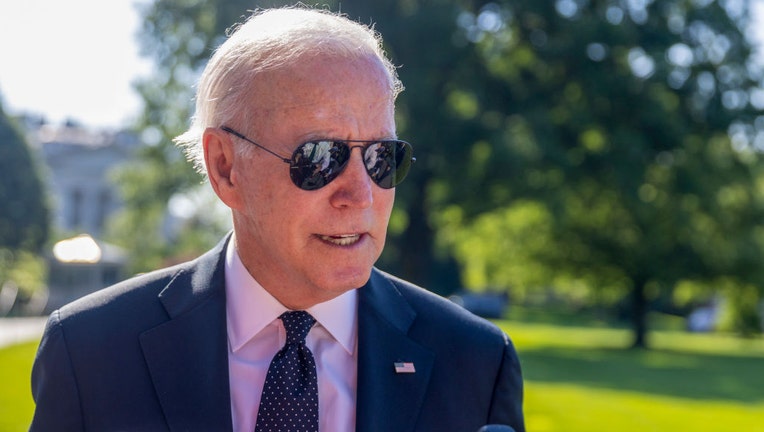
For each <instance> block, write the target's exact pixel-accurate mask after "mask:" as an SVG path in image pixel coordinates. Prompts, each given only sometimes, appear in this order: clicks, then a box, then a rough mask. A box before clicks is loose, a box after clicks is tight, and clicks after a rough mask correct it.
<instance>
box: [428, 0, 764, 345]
mask: <svg viewBox="0 0 764 432" xmlns="http://www.w3.org/2000/svg"><path fill="white" fill-rule="evenodd" d="M745 6H746V4H745V3H738V4H735V5H732V4H729V3H717V2H685V1H665V2H652V3H651V2H648V3H643V4H636V3H630V4H624V3H622V2H615V1H609V0H601V1H590V2H572V1H571V2H535V1H530V0H528V1H512V2H508V1H507V2H495V3H489V4H486V5H483V6H479V5H477V6H475V9H474V10H469V9H467V10H465V12H464V13H463V14H462V15H461V16H460V19H459V24H460V26H461V27H462V30H463V32H464V35H465V39H467V40H468V41H469V42H470V43H471V44H473V46H474V47H475V49H476V50H477V51H478V52H479V55H480V60H479V61H478V63H477V65H476V66H474V67H475V69H476V70H478V71H480V70H484V71H486V72H485V75H481V79H480V80H475V81H473V82H472V83H471V85H472V86H473V88H477V86H480V87H482V88H484V90H483V91H482V92H480V90H473V91H472V93H476V94H480V95H481V97H479V98H478V102H477V104H478V108H477V109H474V108H471V110H472V111H476V112H477V113H476V114H475V115H474V116H473V117H474V118H486V119H484V120H483V121H482V122H479V124H477V125H476V126H477V127H476V128H475V129H473V130H475V131H476V132H477V134H476V136H474V137H473V138H472V139H471V140H469V141H467V147H468V148H472V149H474V148H476V147H483V146H484V145H485V143H486V142H488V143H489V146H490V147H491V149H492V153H493V156H494V157H492V158H487V159H482V160H479V159H477V158H475V157H470V156H467V157H464V158H460V159H459V163H461V164H462V165H464V164H467V169H466V172H467V173H470V174H472V173H483V175H482V176H481V177H473V176H471V175H463V176H452V177H451V180H452V181H453V184H449V185H443V186H441V187H440V188H439V190H440V191H443V192H441V194H442V195H443V198H442V199H443V201H445V202H450V203H452V204H451V205H453V204H456V205H457V206H458V207H459V208H461V209H462V210H463V214H464V217H463V218H462V225H461V227H459V226H455V225H454V224H445V225H444V224H442V221H443V220H448V217H445V218H443V217H442V218H439V219H436V221H438V220H439V221H440V225H438V229H439V230H446V229H447V230H449V231H451V232H453V231H460V230H463V231H464V233H465V234H464V235H462V236H461V237H460V236H456V235H451V236H450V238H451V240H452V242H451V243H450V244H451V246H452V248H453V249H454V250H455V251H457V252H456V254H457V255H458V256H460V261H461V262H462V263H463V264H464V266H465V269H466V272H467V274H468V275H469V277H470V281H472V282H471V283H475V282H474V281H486V282H488V281H491V283H492V284H495V285H499V286H505V287H508V288H509V287H512V289H515V287H516V286H517V285H518V284H521V285H522V284H523V282H524V280H533V278H534V277H538V276H542V277H543V278H544V280H535V282H536V283H537V285H538V286H539V288H542V289H545V287H546V286H549V285H554V286H558V287H559V288H560V289H563V290H565V289H566V288H565V287H564V285H566V281H568V282H571V281H572V282H575V284H572V285H571V284H570V283H568V285H569V286H574V285H578V284H581V283H583V285H584V286H586V287H588V289H587V291H589V292H590V294H591V293H594V294H596V293H597V292H599V293H603V294H604V295H603V294H599V295H597V296H596V297H594V296H589V298H590V299H595V298H597V297H599V298H600V299H606V300H607V301H611V302H612V301H613V300H614V299H617V298H619V297H620V298H621V299H622V300H625V299H628V301H629V302H630V304H631V308H632V310H633V317H634V330H635V341H634V343H635V344H636V345H644V344H645V343H646V342H645V332H646V330H647V326H646V316H647V311H648V310H649V303H650V302H652V301H653V300H656V299H659V298H665V297H667V296H668V297H670V292H671V290H672V289H673V288H674V287H675V286H677V284H678V283H679V282H680V281H683V280H688V279H689V280H694V281H704V283H706V284H709V283H711V282H713V281H715V280H718V279H719V278H730V279H734V280H735V283H734V284H733V285H734V286H735V287H739V288H740V289H743V290H745V291H746V292H748V295H747V296H746V297H747V301H748V302H752V303H753V304H756V303H758V301H759V300H760V299H761V298H762V295H761V290H762V288H761V287H764V272H763V271H764V269H762V267H761V266H760V265H757V264H756V263H757V262H760V261H761V257H762V256H764V243H762V242H761V235H760V234H758V233H759V232H760V228H759V226H758V224H759V223H760V221H761V220H762V216H764V206H762V204H763V203H764V201H763V200H762V198H764V195H762V194H761V167H762V164H761V154H760V152H759V150H758V149H757V148H755V146H754V140H755V137H757V136H761V135H762V134H763V133H764V132H762V131H760V130H759V127H760V126H761V125H760V124H758V123H760V122H758V121H757V120H756V119H757V118H758V113H759V108H761V107H760V106H754V103H755V101H753V100H751V103H749V98H750V97H752V96H753V95H755V94H756V92H759V91H760V89H759V87H758V86H759V80H760V78H761V70H760V69H759V68H757V67H756V66H754V65H753V64H752V63H751V62H750V47H749V45H748V43H747V41H746V40H745V37H744V35H743V32H742V30H741V29H742V28H743V26H744V25H745V17H746V16H747V14H746V11H745ZM478 73H479V72H478ZM478 92H480V93H478ZM452 100H456V99H452ZM456 101H457V102H458V103H459V104H463V102H460V101H458V100H456ZM457 111H458V110H457ZM496 113H501V115H497V114H496ZM502 117H503V119H502ZM489 120H490V121H489ZM471 125H472V123H471ZM467 127H469V126H465V128H467ZM481 153H483V152H481ZM468 154H469V153H468ZM473 154H475V153H474V152H473ZM486 160H489V161H490V162H489V163H486ZM473 166H479V167H480V169H477V170H473V169H472V167H473ZM455 171H456V168H452V169H451V170H448V171H447V172H455ZM463 171H464V170H463ZM473 181H474V182H473ZM459 183H461V185H460V184H459ZM464 188H466V189H467V190H466V191H465V190H463V189H464ZM478 190H479V191H482V193H474V191H478ZM494 191H502V193H495V192H494ZM518 200H519V201H518ZM524 200H532V201H534V202H537V203H539V204H541V205H543V206H544V207H545V208H546V212H547V214H548V215H549V216H550V217H549V219H548V224H549V226H548V227H547V228H546V229H541V227H540V226H539V225H538V224H536V225H534V224H531V223H529V225H528V227H527V228H525V229H522V230H520V231H518V230H517V229H512V227H511V226H508V223H509V222H507V217H506V215H507V214H508V213H509V212H512V211H518V209H520V208H522V207H523V206H524V205H525V204H524ZM435 211H436V212H443V213H448V212H450V211H451V210H450V206H446V207H444V208H443V209H435ZM486 214H488V215H490V216H486ZM526 217H527V216H526ZM528 222H530V221H528ZM486 224H493V227H492V228H486V227H485V225H486ZM527 229H532V230H533V231H535V232H533V233H532V234H528V233H527V232H524V231H526V230H527ZM499 233H501V234H499ZM542 235H543V237H544V239H545V240H544V241H543V242H539V241H536V242H534V241H531V242H529V244H528V247H525V243H526V242H528V236H536V237H538V236H542ZM481 240H482V241H481ZM478 244H479V246H478ZM537 244H546V247H544V248H538V247H537ZM507 245H512V246H507ZM489 250H490V251H492V253H483V252H484V251H489ZM473 251H474V252H475V256H474V257H473V256H472V252H473ZM518 253H519V254H522V255H524V256H525V258H524V259H521V258H517V257H516V256H514V255H512V254H515V255H517V254H518ZM508 254H509V255H508ZM508 256H513V258H515V259H517V260H518V261H519V262H524V261H527V262H529V263H533V265H526V266H525V269H524V268H523V266H517V270H516V271H512V272H510V271H508V270H506V271H505V270H503V268H504V267H503V266H508V267H510V268H511V267H512V265H511V264H507V263H506V261H507V257H508ZM481 257H482V258H481ZM480 259H484V260H489V262H488V263H481V266H482V269H480V266H476V265H475V264H474V261H476V260H480ZM476 268H478V270H475V269H476ZM540 269H545V271H540ZM476 271H479V272H480V273H481V274H480V275H475V272H476ZM743 287H748V288H743ZM753 287H758V288H753ZM626 293H629V297H625V294H626ZM587 295H589V294H587ZM733 297H734V296H733ZM737 304H740V305H742V302H738V303H737ZM746 304H748V303H746ZM749 309H750V308H749ZM736 311H737V312H738V313H739V314H741V317H739V319H736V320H735V322H737V323H738V325H737V327H738V329H739V330H741V331H750V330H751V328H756V327H750V325H751V324H752V323H754V322H756V321H757V320H754V319H752V316H753V315H752V314H751V313H750V312H744V310H743V309H736ZM743 315H745V316H748V317H749V318H748V319H742V316H743ZM754 315H755V314H754Z"/></svg>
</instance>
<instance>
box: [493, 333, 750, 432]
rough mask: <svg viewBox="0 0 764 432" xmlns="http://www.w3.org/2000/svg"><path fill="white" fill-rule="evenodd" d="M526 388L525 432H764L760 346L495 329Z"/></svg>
mask: <svg viewBox="0 0 764 432" xmlns="http://www.w3.org/2000/svg"><path fill="white" fill-rule="evenodd" d="M499 324H500V325H501V326H502V327H503V328H504V329H505V330H506V331H507V332H508V333H509V334H510V335H511V336H512V338H513V340H514V342H515V345H516V346H517V349H518V351H519V353H520V359H521V362H522V364H523V374H524V378H525V386H526V387H525V395H526V401H525V413H526V423H527V427H528V430H529V432H547V431H561V432H562V431H565V432H573V431H576V432H577V431H582V432H583V431H618V432H631V431H634V432H637V431H639V432H653V431H655V432H664V431H665V432H683V431H688V432H702V431H708V432H717V431H730V432H756V431H764V340H761V339H757V340H741V339H738V338H736V337H732V336H727V335H717V334H713V335H698V334H687V333H685V332H681V331H657V332H654V333H652V334H651V339H650V341H651V344H652V349H650V350H631V349H628V348H626V347H628V346H629V342H630V334H629V332H628V331H626V330H618V329H607V328H592V327H567V326H561V325H552V324H527V323H521V322H514V321H502V322H500V323H499Z"/></svg>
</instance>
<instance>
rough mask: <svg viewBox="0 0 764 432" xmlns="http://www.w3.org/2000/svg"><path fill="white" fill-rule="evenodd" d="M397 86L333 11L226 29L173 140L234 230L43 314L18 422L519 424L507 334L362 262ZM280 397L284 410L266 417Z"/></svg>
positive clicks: (368, 260)
mask: <svg viewBox="0 0 764 432" xmlns="http://www.w3.org/2000/svg"><path fill="white" fill-rule="evenodd" d="M401 89H402V86H401V84H400V83H399V81H398V78H397V75H396V71H395V68H394V67H393V66H392V64H391V63H390V61H389V60H388V59H387V58H386V57H385V55H384V53H383V51H382V49H381V42H380V40H379V39H378V37H377V35H376V34H375V33H374V32H373V31H371V30H370V29H369V28H368V27H365V26H362V25H359V24H357V23H354V22H352V21H350V20H348V19H346V18H344V17H340V16H337V15H334V14H331V13H328V12H325V11H316V10H310V9H305V8H291V9H275V10H268V11H263V12H259V13H256V14H255V15H253V17H251V18H250V19H249V20H248V21H247V22H246V23H245V24H243V25H242V26H241V27H240V28H238V29H237V31H236V32H235V33H233V34H232V36H231V37H230V38H229V39H228V40H227V41H226V42H225V43H224V44H223V45H222V46H221V47H220V48H219V49H218V50H217V51H216V52H215V54H214V55H213V57H212V59H211V60H210V62H209V64H208V65H207V67H206V69H205V71H204V73H203V74H202V77H201V79H200V83H199V87H198V93H197V110H196V115H195V118H194V121H193V123H192V125H191V128H190V129H189V131H188V132H187V133H185V134H184V135H182V136H181V137H179V138H178V140H177V141H178V143H179V144H180V145H181V146H182V147H183V148H184V149H185V150H186V152H187V155H188V156H189V158H190V159H191V160H192V161H194V162H195V164H196V165H197V167H199V168H200V169H202V170H203V171H204V172H205V173H206V174H207V176H208V178H209V180H210V184H211V186H212V188H213V189H214V191H215V193H216V194H217V196H218V197H219V198H220V199H221V200H222V202H223V203H225V204H226V205H227V206H228V207H230V208H231V212H232V218H233V232H232V233H231V235H229V236H227V237H226V238H225V239H224V240H223V241H222V242H221V243H220V244H219V245H218V246H217V247H216V248H214V249H213V250H212V251H210V252H208V253H207V254H205V255H203V256H201V257H200V258H198V259H196V260H195V261H192V262H189V263H185V264H181V265H179V266H176V267H172V268H168V269H164V270H159V271H157V272H153V273H149V274H146V275H142V276H139V277H136V278H134V279H131V280H128V281H125V282H123V283H120V284H118V285H116V286H113V287H110V288H107V289H105V290H102V291H100V292H98V293H95V294H93V295H90V296H87V297H85V298H83V299H80V300H79V301H76V302H74V303H72V304H70V305H67V306H65V307H63V308H61V309H60V310H59V311H56V312H54V313H53V314H52V315H51V317H50V320H49V323H48V327H47V329H46V332H45V335H44V337H43V340H42V342H41V344H40V348H39V352H38V355H37V359H36V361H35V365H34V370H33V374H32V389H33V395H34V398H35V401H36V403H37V409H36V411H35V416H34V420H33V423H32V427H31V429H32V430H56V431H70V430H94V431H113V430H131V431H133V430H134V431H154V430H200V431H218V430H221V431H223V430H236V431H252V430H256V431H263V430H320V431H322V432H336V431H353V430H357V431H388V432H389V431H395V432H401V431H466V432H471V431H475V430H477V429H478V428H480V427H481V426H483V425H485V424H492V423H496V424H506V425H509V426H511V427H513V428H514V429H515V430H516V431H523V430H524V425H523V415H522V408H521V405H522V380H521V376H520V366H519V363H518V359H517V356H516V353H515V351H514V348H513V347H512V345H511V343H510V342H509V340H508V338H507V337H506V336H505V335H504V334H503V333H502V332H501V331H500V330H499V329H497V328H496V327H495V326H493V325H491V324H489V323H488V322H486V321H484V320H481V319H479V318H476V317H474V316H473V315H471V314H469V313H467V312H465V311H463V310H462V309H460V308H458V307H456V306H454V305H452V304H451V303H450V302H448V301H446V300H443V299H442V298H440V297H437V296H435V295H433V294H431V293H429V292H427V291H425V290H423V289H421V288H418V287H415V286H413V285H411V284H409V283H407V282H405V281H402V280H400V279H396V278H394V277H392V276H390V275H387V274H385V273H382V272H380V271H379V270H376V269H374V268H373V264H374V262H375V261H376V260H377V258H378V257H379V255H380V253H381V251H382V248H383V246H384V242H385V234H386V229H387V224H388V220H389V217H390V212H391V209H392V206H393V200H394V195H395V186H396V185H397V184H399V183H400V182H401V181H402V180H403V178H404V177H405V175H406V172H407V171H408V168H409V165H410V163H411V161H412V159H413V156H412V152H411V147H410V145H409V144H408V143H405V142H403V141H399V140H398V139H397V137H396V131H395V122H394V102H395V98H396V96H397V94H398V92H399V91H400V90H401ZM289 155H291V156H289ZM290 311H299V312H290ZM302 311H304V312H302ZM285 312H286V313H285ZM282 314H283V315H282ZM295 316H297V317H298V318H295V319H293V317H295ZM302 323H305V324H306V326H305V327H304V330H300V331H301V332H302V334H301V335H300V336H294V334H295V333H294V331H295V330H294V329H293V327H300V328H303V327H301V324H302ZM298 333H299V332H298ZM305 333H307V336H305ZM282 347H283V348H282ZM282 362H283V363H282ZM284 371H288V373H287V372H284ZM290 379H292V380H293V381H289V380H290ZM290 383H291V384H290ZM287 385H289V386H293V387H291V388H289V389H286V390H285V389H284V386H287ZM284 398H287V399H288V398H293V399H288V400H286V401H285V400H284ZM292 404H298V406H299V407H300V408H299V409H298V411H300V416H299V417H294V418H293V417H292V415H293V414H292V413H289V412H282V411H280V410H281V408H278V409H277V410H276V411H272V409H273V407H283V406H285V405H289V406H292ZM303 410H304V411H305V412H307V413H308V414H302V412H303ZM316 410H317V411H316ZM314 411H316V412H314ZM270 421H274V422H276V423H274V424H275V426H274V425H273V424H271V425H266V424H267V423H268V422H270ZM289 422H295V424H297V422H299V423H300V426H292V425H291V423H289ZM302 422H306V423H309V425H308V426H305V427H303V426H302V424H303V423H302Z"/></svg>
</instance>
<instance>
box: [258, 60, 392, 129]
mask: <svg viewBox="0 0 764 432" xmlns="http://www.w3.org/2000/svg"><path fill="white" fill-rule="evenodd" d="M393 95H394V93H393V87H392V83H391V79H390V77H389V75H388V72H387V70H386V69H385V67H384V66H383V65H382V63H381V62H380V61H379V59H377V58H376V57H361V58H344V57H337V56H334V57H332V56H320V57H319V56H312V57H307V56H303V58H301V59H300V60H298V61H295V62H293V63H292V64H290V65H288V66H285V67H282V68H279V69H276V70H270V71H266V72H261V73H260V74H258V75H257V76H256V77H255V79H254V80H253V81H252V82H251V86H250V89H249V98H248V100H249V106H248V107H247V108H248V111H250V112H251V113H252V114H253V122H254V123H256V124H257V123H259V121H258V120H263V119H268V120H273V118H272V117H287V118H289V117H290V116H294V117H296V118H299V119H300V120H301V121H306V120H308V119H309V118H310V117H314V116H315V117H317V118H320V117H325V116H329V117H332V116H339V117H342V116H351V117H372V118H374V117H377V116H388V115H390V116H391V115H392V112H393V110H394V100H393V99H394V96H393ZM369 120H371V118H370V119H369Z"/></svg>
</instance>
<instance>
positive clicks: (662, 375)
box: [0, 321, 764, 432]
mask: <svg viewBox="0 0 764 432" xmlns="http://www.w3.org/2000/svg"><path fill="white" fill-rule="evenodd" d="M499 324H500V325H501V326H502V327H503V328H504V329H505V330H506V331H507V333H509V334H510V335H511V336H512V339H513V341H514V342H515V345H516V346H517V349H518V351H519V353H520V358H521V361H522V364H523V374H524V377H525V398H526V399H525V414H526V423H527V426H528V432H556V431H559V432H599V431H613V432H632V431H633V432H684V431H687V432H705V431H708V432H719V431H723V432H727V431H730V432H757V431H762V432H764V340H762V339H756V340H742V339H738V338H736V337H733V336H728V335H717V334H713V335H697V334H687V333H684V332H682V331H658V332H654V333H652V334H651V339H650V341H651V344H652V349H651V350H647V351H645V350H630V349H627V348H626V347H627V346H628V345H629V333H628V332H627V331H626V330H620V329H611V328H605V327H602V326H599V327H598V326H584V325H581V326H566V325H562V324H542V323H527V322H519V321H500V322H499ZM36 349H37V342H32V343H26V344H21V345H15V346H12V347H8V348H5V349H0V383H2V385H0V432H5V431H24V430H26V429H27V428H28V425H29V421H30V419H31V418H32V412H33V409H34V405H33V402H32V398H31V396H30V384H29V374H30V372H31V368H32V360H33V358H34V354H35V350H36Z"/></svg>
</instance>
